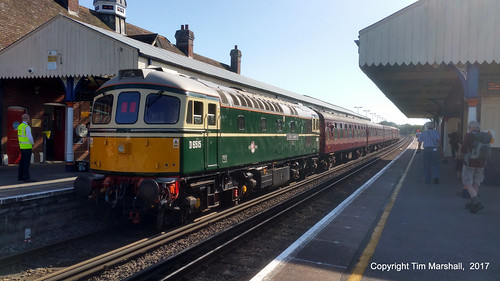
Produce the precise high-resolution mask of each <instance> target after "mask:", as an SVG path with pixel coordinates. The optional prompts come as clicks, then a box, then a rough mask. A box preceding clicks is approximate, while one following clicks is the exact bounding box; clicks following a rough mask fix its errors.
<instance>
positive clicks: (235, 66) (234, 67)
mask: <svg viewBox="0 0 500 281" xmlns="http://www.w3.org/2000/svg"><path fill="white" fill-rule="evenodd" d="M229 55H230V56H231V71H232V72H236V73H238V74H240V72H241V51H240V50H238V45H234V49H232V50H231V52H230V53H229Z"/></svg>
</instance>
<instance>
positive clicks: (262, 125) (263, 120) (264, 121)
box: [260, 118, 267, 132]
mask: <svg viewBox="0 0 500 281" xmlns="http://www.w3.org/2000/svg"><path fill="white" fill-rule="evenodd" d="M260 130H261V131H262V132H265V131H267V119H266V118H260Z"/></svg>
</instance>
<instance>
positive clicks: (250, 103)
mask: <svg viewBox="0 0 500 281" xmlns="http://www.w3.org/2000/svg"><path fill="white" fill-rule="evenodd" d="M144 79H147V80H144ZM134 84H136V85H148V86H149V87H157V86H166V87H170V88H175V89H179V90H182V91H186V92H193V93H200V94H205V95H209V96H214V97H217V98H219V100H220V102H221V104H222V105H224V106H228V107H239V108H245V109H251V110H259V111H269V112H276V113H279V114H284V115H293V116H298V117H311V115H316V113H315V112H314V111H313V110H311V109H310V108H308V107H306V106H304V105H302V104H297V103H292V102H289V101H285V100H282V99H278V98H270V97H266V96H263V95H258V94H254V93H250V92H246V91H244V90H242V89H235V88H229V87H225V86H221V85H218V84H215V83H212V82H209V81H204V80H200V79H197V78H194V77H188V76H185V75H183V74H180V73H178V72H176V71H172V70H169V69H165V68H154V67H153V68H142V69H125V70H121V71H120V72H119V74H118V76H117V77H115V78H113V79H111V80H109V81H107V82H106V83H104V85H102V86H101V88H100V89H99V90H98V93H101V92H103V91H105V90H107V89H110V88H123V87H127V86H133V85H134Z"/></svg>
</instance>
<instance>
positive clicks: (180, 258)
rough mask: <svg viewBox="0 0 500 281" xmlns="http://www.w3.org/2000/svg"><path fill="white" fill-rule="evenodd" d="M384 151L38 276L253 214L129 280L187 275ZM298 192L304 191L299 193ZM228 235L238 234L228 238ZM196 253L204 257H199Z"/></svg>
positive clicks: (72, 274)
mask: <svg viewBox="0 0 500 281" xmlns="http://www.w3.org/2000/svg"><path fill="white" fill-rule="evenodd" d="M401 145H404V144H401V143H400V144H399V145H398V146H397V148H396V149H399V147H400V146H401ZM382 153H387V152H386V150H383V151H381V152H379V153H374V154H372V155H370V156H367V157H363V158H360V159H358V160H356V161H352V162H349V163H348V164H344V165H339V166H337V167H335V168H333V169H331V170H329V171H327V172H325V173H322V174H319V175H316V176H311V177H309V178H307V179H306V180H304V181H301V182H299V183H294V184H291V185H290V186H288V187H285V188H281V189H278V190H275V191H273V192H270V193H268V194H265V195H263V196H261V197H259V198H256V199H253V200H250V201H247V202H244V203H242V204H240V205H238V206H235V207H233V208H230V209H227V210H224V211H221V212H218V213H214V214H211V215H209V216H206V217H201V218H199V219H197V220H196V221H195V222H193V223H191V224H189V225H186V226H183V227H180V228H177V229H175V230H173V231H169V232H163V233H160V234H158V235H156V236H153V237H150V238H147V239H142V240H140V241H137V242H135V243H132V244H129V245H127V246H124V247H121V248H119V249H116V250H114V251H111V252H109V253H106V254H103V255H100V256H98V257H95V258H92V259H89V260H87V261H84V262H81V263H78V264H75V265H73V266H70V267H67V268H64V269H61V270H59V271H57V272H54V273H52V274H49V275H46V276H43V277H41V278H39V279H37V280H76V279H83V278H85V277H88V276H92V275H95V274H97V273H98V272H102V271H103V270H106V269H109V268H112V267H114V266H116V265H120V264H123V261H125V260H132V259H134V258H137V257H140V256H142V255H144V254H146V253H148V252H151V251H152V250H153V249H157V248H159V247H160V246H162V245H168V244H169V243H173V242H174V241H178V240H179V239H181V238H182V237H186V236H187V235H189V234H191V233H196V232H201V231H203V229H205V228H207V227H208V226H210V225H214V224H216V223H218V222H221V221H224V220H230V218H231V217H233V216H236V215H237V214H241V213H247V214H246V215H247V217H250V218H247V219H245V220H244V222H241V223H238V224H233V225H232V226H230V227H227V228H226V230H224V231H222V232H220V233H219V234H216V235H209V236H211V238H207V239H203V240H204V241H203V242H202V243H193V244H197V246H193V247H186V248H185V249H182V250H180V251H177V252H176V253H174V254H172V255H170V256H169V257H168V258H165V259H163V261H160V262H159V263H158V264H159V265H158V266H152V267H147V265H145V266H144V267H147V268H148V269H145V270H144V271H141V272H140V273H136V274H135V275H133V276H131V277H129V278H130V280H144V278H151V280H153V279H156V278H157V277H158V275H157V274H160V275H162V276H171V277H169V278H178V277H179V276H185V275H186V272H192V271H193V268H196V267H197V266H199V265H200V264H204V263H206V262H207V260H210V259H212V258H213V257H214V255H217V254H218V253H220V251H226V249H227V247H230V245H233V243H237V242H238V239H243V238H244V237H247V236H246V235H249V234H250V233H252V231H255V230H258V229H259V228H260V227H261V226H263V225H265V224H266V222H269V221H271V220H272V219H273V217H276V216H279V214H283V213H285V212H286V210H289V209H290V208H294V206H296V205H297V204H300V202H303V201H304V200H307V199H301V197H305V196H307V197H312V196H314V194H318V193H319V192H321V190H322V189H327V188H329V187H328V186H330V185H331V184H329V185H326V184H325V183H323V184H320V183H321V182H325V181H328V182H331V181H332V180H333V179H336V181H340V180H342V179H345V178H347V177H349V175H346V174H345V171H347V170H351V169H353V166H357V167H358V168H357V169H356V170H360V169H362V168H361V167H359V166H363V167H365V166H367V165H371V164H372V163H374V162H376V161H377V159H378V158H380V157H382V156H381V154H382ZM352 173H355V172H352ZM317 185H322V186H321V187H318V188H315V189H311V188H310V186H317ZM307 186H309V187H307ZM301 187H302V188H301ZM297 194H301V195H300V196H298V195H297ZM280 196H285V197H289V198H291V199H279V200H281V201H286V203H282V204H279V205H278V206H279V207H274V208H269V210H268V211H266V212H260V211H251V209H252V208H253V207H255V206H258V205H261V204H264V203H266V202H267V203H268V204H269V205H275V203H273V200H278V199H276V198H278V197H280ZM254 213H255V214H254ZM228 237H236V238H234V239H233V238H231V239H229V238H228ZM223 242H224V243H223ZM206 249H217V251H213V252H210V251H207V250H206ZM195 257H202V258H200V259H198V258H195ZM185 264H187V265H188V266H186V267H185V266H183V265H185ZM158 268H162V270H164V269H168V271H169V272H164V271H161V272H160V273H155V272H159V271H157V269H158ZM148 276H149V277H148ZM97 279H98V278H97ZM97 279H96V280H97Z"/></svg>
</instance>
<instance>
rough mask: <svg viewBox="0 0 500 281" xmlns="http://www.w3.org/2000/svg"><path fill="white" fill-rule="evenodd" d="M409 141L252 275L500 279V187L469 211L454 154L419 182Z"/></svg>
mask: <svg viewBox="0 0 500 281" xmlns="http://www.w3.org/2000/svg"><path fill="white" fill-rule="evenodd" d="M415 148H416V143H414V144H412V146H410V147H409V149H408V150H407V151H406V152H405V153H404V154H403V155H402V156H401V157H400V158H399V159H398V160H395V161H393V162H392V164H391V166H389V167H386V169H385V170H384V171H382V172H381V173H379V174H378V175H377V176H376V177H377V178H374V179H372V181H371V182H367V184H365V185H364V186H363V187H362V188H360V190H359V192H358V193H356V194H354V195H353V197H352V198H350V199H349V202H345V203H343V204H342V205H340V206H338V207H337V208H336V209H335V210H333V211H332V212H331V213H330V214H329V215H328V216H327V217H325V218H323V220H321V221H320V222H319V223H318V224H317V225H316V226H315V227H313V228H312V229H311V230H309V231H308V232H307V233H306V234H304V235H303V236H302V237H301V238H300V239H298V240H297V241H296V242H295V243H294V244H292V245H291V246H290V247H289V248H288V249H287V250H285V252H283V253H282V254H281V255H280V256H278V257H277V258H276V259H275V260H274V261H272V262H271V263H270V264H269V265H268V266H267V267H266V268H264V269H263V270H262V271H261V272H260V273H259V274H258V275H256V276H255V277H254V278H253V279H252V280H253V281H257V280H301V281H305V280H363V281H375V280H500V251H499V249H500V220H499V218H500V200H499V198H500V186H492V185H483V186H481V188H480V191H479V194H480V195H479V196H480V199H481V201H482V202H483V204H484V205H485V209H483V210H480V211H479V213H477V214H471V213H469V212H468V211H467V210H466V209H465V204H466V203H467V202H468V200H467V199H463V198H462V197H461V196H459V194H461V190H462V184H461V182H460V181H459V180H458V179H457V176H456V172H455V170H454V168H455V162H454V160H449V161H448V163H444V162H443V163H441V179H440V184H425V183H424V181H423V175H422V168H421V165H422V162H421V161H422V160H421V156H422V153H415Z"/></svg>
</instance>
